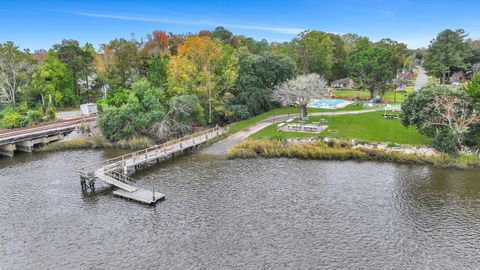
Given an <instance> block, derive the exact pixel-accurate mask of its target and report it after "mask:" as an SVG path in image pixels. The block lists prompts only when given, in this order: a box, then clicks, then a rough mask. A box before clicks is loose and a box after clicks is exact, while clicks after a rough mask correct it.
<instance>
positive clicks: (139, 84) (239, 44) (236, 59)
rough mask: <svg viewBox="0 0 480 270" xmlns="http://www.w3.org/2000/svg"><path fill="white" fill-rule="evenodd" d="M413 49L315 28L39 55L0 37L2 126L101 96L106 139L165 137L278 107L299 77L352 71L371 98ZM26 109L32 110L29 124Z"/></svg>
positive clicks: (163, 39) (65, 43)
mask: <svg viewBox="0 0 480 270" xmlns="http://www.w3.org/2000/svg"><path fill="white" fill-rule="evenodd" d="M417 56H418V55H417V54H416V53H415V51H412V50H408V49H407V46H406V44H403V43H401V42H397V41H394V40H391V39H382V40H380V41H379V42H372V41H371V40H370V39H369V38H368V37H364V36H359V35H356V34H343V35H337V34H332V33H325V32H321V31H314V30H311V31H310V30H309V31H305V32H302V33H300V34H299V35H298V36H297V37H296V38H294V39H292V40H291V41H288V42H284V43H268V42H267V41H266V40H260V41H258V40H254V39H253V38H248V37H245V36H241V35H233V34H232V33H231V32H230V31H228V30H227V29H225V28H223V27H217V28H216V29H215V30H213V31H200V32H199V33H196V34H174V33H166V32H163V31H154V32H153V33H152V34H150V35H148V36H146V37H142V38H140V39H137V38H135V37H134V36H132V37H131V38H130V39H125V38H117V39H114V40H111V41H110V42H108V43H106V44H102V45H101V46H100V48H99V50H98V51H97V50H95V48H94V47H93V45H92V44H90V43H86V44H83V45H81V44H80V43H79V42H78V41H76V40H62V41H61V42H60V43H59V44H55V45H53V46H52V48H50V49H49V50H48V51H46V50H41V51H36V52H30V51H28V50H20V49H19V48H18V46H16V45H15V44H14V43H13V42H6V43H4V44H0V78H1V79H0V91H1V96H0V98H1V102H2V103H3V106H4V107H5V109H4V110H2V111H1V113H0V117H1V118H0V125H1V126H3V127H16V126H22V125H28V124H31V123H35V122H39V121H44V120H47V119H51V115H52V111H54V108H68V107H76V106H78V105H79V104H80V103H85V102H97V104H98V106H99V110H100V118H99V125H100V127H101V128H102V131H103V133H104V134H105V135H106V136H107V138H109V139H111V140H118V139H121V138H127V137H132V136H149V137H153V138H155V139H164V138H166V137H168V136H173V135H175V134H180V133H183V132H186V131H188V130H189V129H191V128H192V127H195V126H200V125H207V124H222V123H227V122H232V121H236V120H241V119H245V118H248V117H251V116H253V115H257V114H260V113H262V112H265V111H267V110H269V109H271V108H272V107H275V106H278V105H279V102H278V99H277V98H275V97H274V94H273V91H274V88H275V87H276V86H278V85H280V84H282V83H284V82H286V81H288V80H290V79H294V78H295V77H297V76H300V75H307V74H312V73H313V74H317V75H319V76H320V77H321V78H322V79H323V80H325V81H333V80H336V79H340V78H344V77H348V76H350V77H351V78H353V79H355V81H356V82H357V85H358V87H359V88H362V89H369V90H370V92H371V93H372V97H373V95H374V93H382V92H384V91H386V90H385V89H387V87H390V86H389V85H390V82H391V81H392V79H393V78H394V77H395V74H396V72H397V71H398V70H401V69H403V68H405V67H407V66H410V65H411V64H412V63H416V61H418V59H417ZM20 105H21V106H20ZM20 108H21V109H20ZM32 112H35V113H32ZM47 112H49V113H47ZM42 113H43V116H42ZM28 114H30V115H34V117H31V118H32V119H30V120H28V121H27V120H26V116H27V115H28ZM47 115H50V118H47V117H46V116H47Z"/></svg>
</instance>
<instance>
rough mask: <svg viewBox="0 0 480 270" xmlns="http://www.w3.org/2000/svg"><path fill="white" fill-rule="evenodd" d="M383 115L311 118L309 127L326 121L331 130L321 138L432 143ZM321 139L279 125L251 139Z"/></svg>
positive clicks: (322, 134) (380, 113)
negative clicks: (284, 128) (282, 130)
mask: <svg viewBox="0 0 480 270" xmlns="http://www.w3.org/2000/svg"><path fill="white" fill-rule="evenodd" d="M383 114H384V111H377V112H366V113H361V114H343V115H332V114H329V115H327V114H325V115H324V116H321V115H319V116H310V117H309V119H308V121H307V123H313V122H319V121H326V123H328V128H327V129H326V130H324V131H322V132H321V133H320V136H328V137H330V136H331V137H338V138H344V139H359V140H365V141H376V142H390V143H399V144H413V145H418V144H427V143H428V142H429V138H427V137H426V136H423V135H421V134H420V133H419V132H418V131H417V130H416V129H415V128H413V127H409V128H406V127H404V126H402V124H401V123H400V120H399V119H398V118H397V119H388V118H386V117H384V116H383ZM331 131H336V132H331ZM318 135H319V134H315V133H305V132H303V133H298V132H279V131H278V128H277V125H271V126H268V127H266V128H264V129H262V130H260V131H259V132H257V133H255V134H253V135H252V136H250V137H251V138H253V139H268V138H296V137H313V136H318Z"/></svg>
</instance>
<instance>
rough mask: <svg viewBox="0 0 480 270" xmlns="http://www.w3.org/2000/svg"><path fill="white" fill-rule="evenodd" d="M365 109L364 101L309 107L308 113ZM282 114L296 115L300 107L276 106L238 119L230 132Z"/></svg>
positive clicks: (232, 124)
mask: <svg viewBox="0 0 480 270" xmlns="http://www.w3.org/2000/svg"><path fill="white" fill-rule="evenodd" d="M362 109H363V105H362V103H361V102H360V103H352V104H349V105H347V106H345V107H343V108H338V109H320V108H307V112H308V113H312V112H332V111H335V112H341V111H357V110H362ZM282 114H287V115H288V114H291V115H295V114H297V115H298V114H299V109H298V108H297V107H283V108H276V109H273V110H270V111H268V112H264V113H262V114H259V115H257V116H254V117H250V118H248V119H245V120H242V121H238V122H234V123H231V124H229V125H228V127H229V129H230V130H229V132H230V133H235V132H237V131H240V130H242V129H244V128H248V127H250V126H252V125H254V124H256V123H258V122H260V121H263V120H265V119H267V118H270V117H274V116H275V115H282Z"/></svg>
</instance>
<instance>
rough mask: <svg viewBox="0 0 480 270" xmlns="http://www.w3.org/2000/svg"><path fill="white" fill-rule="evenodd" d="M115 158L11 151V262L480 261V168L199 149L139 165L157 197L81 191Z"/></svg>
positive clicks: (298, 264) (50, 265)
mask: <svg viewBox="0 0 480 270" xmlns="http://www.w3.org/2000/svg"><path fill="white" fill-rule="evenodd" d="M116 155H118V153H117V152H115V151H114V152H108V151H107V152H102V151H66V152H57V153H49V154H46V153H38V154H34V155H29V154H27V155H18V156H17V157H15V158H14V159H0V168H1V169H0V190H2V192H1V193H0V269H32V268H33V269H68V268H72V269H119V268H122V269H130V268H145V269H151V268H159V267H164V268H167V269H197V268H208V269H231V268H238V269H259V268H260V269H263V268H267V269H269V268H272V269H273V268H280V269H307V268H316V269H322V268H323V269H347V268H348V269H402V268H405V269H441V268H444V269H476V268H478V267H479V266H480V263H479V260H478V258H479V256H478V255H480V254H479V251H478V248H477V247H478V246H479V245H480V235H479V232H480V230H478V228H479V227H480V215H479V205H480V204H479V200H480V193H479V191H480V183H479V182H478V181H479V180H480V178H479V173H478V172H469V171H455V170H442V169H434V168H430V167H426V166H407V165H396V164H389V163H374V162H335V161H330V162H324V161H308V160H295V159H251V160H234V161H232V160H224V159H217V158H212V157H208V156H203V155H199V154H197V155H193V156H187V157H181V158H178V159H176V160H174V161H172V162H168V163H165V164H161V165H158V166H155V167H151V168H149V169H147V170H144V171H142V172H140V173H137V174H136V175H135V178H137V179H140V181H142V182H143V183H146V184H148V183H149V181H150V179H152V178H153V179H154V180H155V182H156V187H157V189H158V190H159V191H160V192H162V193H165V194H166V200H165V201H163V202H161V203H159V204H158V205H157V206H156V207H148V206H144V205H140V204H135V203H132V202H129V201H125V200H123V199H120V198H116V197H113V196H112V189H111V188H102V189H100V188H99V189H98V190H97V194H96V196H85V195H83V194H82V193H81V190H80V186H79V183H78V177H77V175H76V169H77V168H79V167H81V166H82V164H85V163H92V162H96V161H100V160H103V159H105V158H108V157H112V156H116ZM105 187H106V186H105ZM85 258H87V259H85ZM112 258H115V259H112Z"/></svg>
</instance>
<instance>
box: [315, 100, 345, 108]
mask: <svg viewBox="0 0 480 270" xmlns="http://www.w3.org/2000/svg"><path fill="white" fill-rule="evenodd" d="M348 104H350V102H348V101H345V100H339V99H320V100H314V101H313V102H312V103H310V107H314V108H342V107H345V106H347V105H348Z"/></svg>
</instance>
